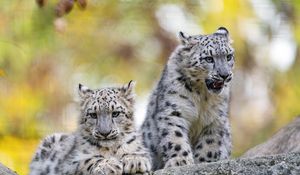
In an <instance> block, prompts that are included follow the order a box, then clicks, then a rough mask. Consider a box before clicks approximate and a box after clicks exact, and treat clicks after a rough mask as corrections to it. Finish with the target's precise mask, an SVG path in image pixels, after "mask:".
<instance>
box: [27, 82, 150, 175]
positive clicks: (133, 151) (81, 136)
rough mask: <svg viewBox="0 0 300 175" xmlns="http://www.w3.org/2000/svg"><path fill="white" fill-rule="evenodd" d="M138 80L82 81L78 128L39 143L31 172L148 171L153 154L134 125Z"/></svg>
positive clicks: (56, 174)
mask: <svg viewBox="0 0 300 175" xmlns="http://www.w3.org/2000/svg"><path fill="white" fill-rule="evenodd" d="M133 88H134V82H129V83H128V84H126V85H124V86H123V87H112V88H102V89H97V90H91V89H89V88H87V87H85V86H83V85H79V96H80V107H81V116H80V120H79V128H78V129H77V131H76V132H74V133H73V134H54V135H51V136H48V137H46V138H45V139H44V140H43V141H42V142H41V144H40V146H39V148H38V150H37V151H36V153H35V156H34V158H33V160H32V162H31V165H30V170H31V172H30V174H31V175H42V174H43V175H46V174H51V175H59V174H63V175H74V174H76V175H83V174H84V175H88V174H90V175H106V174H123V173H125V174H129V173H133V174H134V173H147V172H149V171H150V170H151V158H150V154H149V152H148V150H147V149H146V148H145V147H144V146H143V144H142V137H141V135H139V134H138V133H137V132H136V131H135V127H134V120H133V105H134V93H133Z"/></svg>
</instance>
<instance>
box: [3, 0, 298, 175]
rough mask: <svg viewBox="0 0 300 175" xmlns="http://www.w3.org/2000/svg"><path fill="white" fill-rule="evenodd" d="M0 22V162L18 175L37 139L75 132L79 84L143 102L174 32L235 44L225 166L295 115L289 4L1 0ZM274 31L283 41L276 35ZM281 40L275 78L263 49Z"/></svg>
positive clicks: (293, 5)
mask: <svg viewBox="0 0 300 175" xmlns="http://www.w3.org/2000/svg"><path fill="white" fill-rule="evenodd" d="M66 3H67V4H66ZM259 8H265V9H263V10H265V11H266V12H268V11H271V12H272V10H273V11H274V14H273V15H274V16H270V13H266V14H263V15H260V14H259V12H258V9H259ZM268 15H269V16H268ZM271 15H272V14H271ZM267 17H269V18H267ZM0 19H1V20H0V162H2V163H4V164H6V165H7V166H9V167H10V168H12V169H14V170H16V171H17V172H18V173H19V174H27V173H28V164H29V162H30V160H31V156H32V154H33V152H34V150H35V148H36V146H37V144H38V142H39V141H38V140H39V139H41V138H42V137H44V136H45V135H46V134H49V133H51V132H57V131H70V130H72V129H74V125H75V124H76V117H77V112H76V107H74V100H73V97H74V96H76V95H75V94H76V93H75V92H76V87H77V85H78V83H83V84H86V85H88V86H90V87H95V88H96V87H99V86H103V84H115V83H124V82H127V81H129V80H131V79H133V80H136V81H137V82H138V84H137V94H138V96H139V97H141V98H144V99H142V101H145V100H147V99H145V94H146V95H148V94H149V93H150V91H151V89H152V87H153V85H154V84H155V82H156V80H157V79H158V78H159V75H160V72H161V70H162V68H163V66H164V64H165V62H166V60H167V58H168V56H169V55H170V53H171V51H172V50H173V49H174V48H175V46H176V44H177V39H176V35H177V32H178V31H179V30H182V31H185V32H187V33H191V34H198V33H211V32H213V31H215V30H216V29H217V28H218V27H219V26H225V27H227V28H228V29H229V31H230V34H231V37H232V39H233V40H234V47H235V50H236V74H235V75H236V80H235V83H234V84H235V85H234V86H233V90H232V91H233V93H232V96H233V99H232V109H231V119H232V126H233V139H234V156H238V155H240V154H241V153H243V152H244V151H245V150H246V149H247V148H249V147H252V146H253V145H255V144H257V143H259V142H262V141H263V140H264V139H266V138H267V137H269V136H270V135H271V134H272V133H274V132H275V131H276V130H277V129H278V128H280V127H282V126H283V125H285V124H286V123H288V122H289V121H291V120H292V119H293V117H295V116H296V115H298V114H299V113H300V108H299V104H300V98H299V96H300V81H299V78H300V69H299V67H300V54H299V53H300V52H299V50H300V49H299V44H300V28H299V27H300V24H299V22H300V2H299V1H297V0H289V1H283V0H282V1H279V0H273V1H271V0H261V1H258V0H246V1H245V0H224V1H222V0H199V1H194V0H189V1H179V0H172V1H149V0H146V1H141V0H134V1H133V0H120V1H117V0H114V1H102V0H89V1H86V0H36V1H35V0H26V1H24V0H13V1H7V0H6V1H0ZM265 19H272V20H265ZM272 21H274V23H272ZM278 21H279V22H278ZM282 26H288V27H289V28H288V32H287V34H283V35H281V34H278V33H280V30H281V28H280V27H282ZM289 35H292V41H293V42H292V44H293V46H295V48H296V51H295V56H293V57H292V59H293V61H292V66H290V67H288V69H286V70H283V71H282V70H278V69H277V68H276V66H272V64H271V61H270V60H271V59H270V56H269V52H271V51H272V47H270V46H271V45H272V42H273V41H274V39H276V38H281V37H283V38H287V36H289ZM257 36H259V37H257ZM281 59H287V58H281ZM257 80H260V81H259V83H257V82H258V81H257ZM261 82H264V83H261ZM249 86H250V87H249ZM251 87H254V88H251ZM255 87H256V88H257V89H255ZM249 88H250V90H249ZM265 88H266V91H264V89H265ZM249 91H250V93H249ZM262 92H264V93H262ZM249 94H250V95H249ZM259 94H263V95H259ZM257 99H259V100H257ZM241 105H242V106H241ZM259 107H260V108H259ZM139 117H140V116H139Z"/></svg>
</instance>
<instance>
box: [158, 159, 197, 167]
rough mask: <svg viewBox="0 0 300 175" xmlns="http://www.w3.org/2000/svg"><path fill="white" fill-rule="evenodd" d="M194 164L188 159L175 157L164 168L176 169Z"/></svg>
mask: <svg viewBox="0 0 300 175" xmlns="http://www.w3.org/2000/svg"><path fill="white" fill-rule="evenodd" d="M191 164H194V160H193V159H191V158H188V157H174V158H171V159H169V160H168V161H167V162H166V163H165V166H164V168H168V167H175V166H184V165H191Z"/></svg>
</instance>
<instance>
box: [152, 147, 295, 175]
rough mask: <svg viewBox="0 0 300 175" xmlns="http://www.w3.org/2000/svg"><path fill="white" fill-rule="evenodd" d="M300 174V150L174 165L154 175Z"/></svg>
mask: <svg viewBox="0 0 300 175" xmlns="http://www.w3.org/2000/svg"><path fill="white" fill-rule="evenodd" d="M240 174H241V175H300V152H298V153H286V154H278V155H270V156H263V157H255V158H238V159H232V160H223V161H219V162H215V163H203V164H198V165H189V166H182V167H174V168H168V169H163V170H158V171H156V172H154V175H240Z"/></svg>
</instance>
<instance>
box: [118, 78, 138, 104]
mask: <svg viewBox="0 0 300 175" xmlns="http://www.w3.org/2000/svg"><path fill="white" fill-rule="evenodd" d="M135 84H136V82H135V81H132V80H130V81H129V83H127V84H125V85H123V86H122V88H121V91H122V93H123V95H124V97H125V98H126V99H127V100H128V101H129V102H130V103H134V98H135V93H134V88H135Z"/></svg>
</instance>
